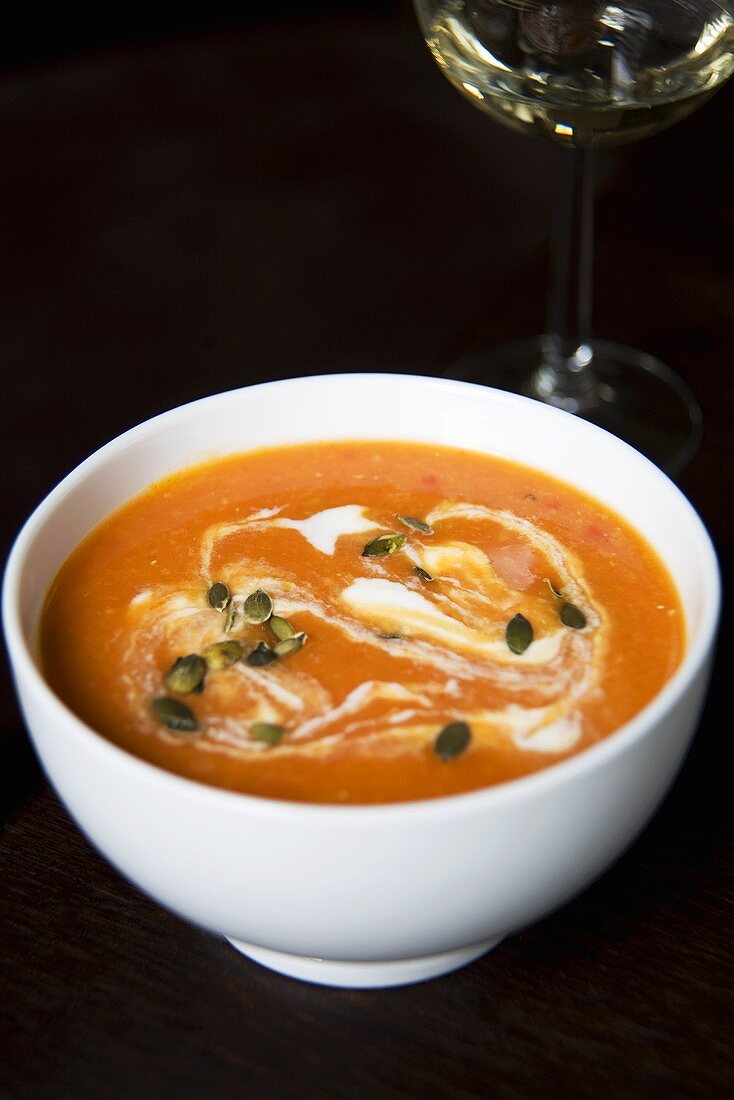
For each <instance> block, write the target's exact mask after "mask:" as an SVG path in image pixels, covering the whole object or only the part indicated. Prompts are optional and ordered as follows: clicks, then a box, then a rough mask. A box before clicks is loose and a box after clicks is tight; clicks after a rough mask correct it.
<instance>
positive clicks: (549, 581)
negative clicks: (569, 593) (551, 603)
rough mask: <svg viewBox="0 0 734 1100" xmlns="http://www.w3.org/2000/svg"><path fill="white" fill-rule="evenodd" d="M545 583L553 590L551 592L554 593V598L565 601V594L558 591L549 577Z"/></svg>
mask: <svg viewBox="0 0 734 1100" xmlns="http://www.w3.org/2000/svg"><path fill="white" fill-rule="evenodd" d="M545 583H546V584H547V585H548V587H549V588H550V590H551V592H552V593H553V595H554V596H557V597H558V599H559V600H562V599H563V593H562V592H559V591H558V589H557V588H556V586H555V585H554V583H553V581H551V580H549V579H548V577H546V578H545Z"/></svg>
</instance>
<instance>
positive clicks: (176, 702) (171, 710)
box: [150, 695, 199, 733]
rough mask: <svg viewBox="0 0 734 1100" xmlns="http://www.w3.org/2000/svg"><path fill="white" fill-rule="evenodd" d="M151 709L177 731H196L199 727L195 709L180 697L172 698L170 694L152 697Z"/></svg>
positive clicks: (157, 716) (163, 721)
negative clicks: (190, 707)
mask: <svg viewBox="0 0 734 1100" xmlns="http://www.w3.org/2000/svg"><path fill="white" fill-rule="evenodd" d="M150 709H151V710H152V712H153V714H154V715H155V716H156V718H157V719H158V721H159V722H162V723H163V725H164V726H166V727H167V728H168V729H169V730H173V731H174V732H175V733H195V732H196V730H198V728H199V723H198V722H197V721H196V717H195V716H194V713H193V711H190V710H189V708H188V707H187V706H186V704H185V703H182V702H181V700H180V699H172V698H171V697H170V695H160V696H159V697H158V698H157V699H152V700H151V704H150Z"/></svg>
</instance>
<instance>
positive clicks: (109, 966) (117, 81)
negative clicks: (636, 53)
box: [0, 2, 734, 1100]
mask: <svg viewBox="0 0 734 1100" xmlns="http://www.w3.org/2000/svg"><path fill="white" fill-rule="evenodd" d="M33 15H34V13H33V12H28V13H25V14H23V15H21V17H20V24H19V26H18V27H17V28H16V29H14V32H13V33H11V34H7V35H5V36H4V37H3V43H2V49H1V50H0V243H1V246H2V257H3V262H2V267H1V269H0V270H1V274H0V370H1V371H2V375H1V377H2V386H3V389H2V403H1V405H0V408H1V409H2V439H3V444H4V445H3V451H2V455H3V462H2V474H1V475H0V476H1V479H2V480H1V484H2V489H1V492H2V498H1V499H2V513H1V516H2V531H1V538H2V552H3V555H5V554H6V553H7V551H8V550H9V547H10V544H11V541H12V538H13V537H14V535H15V533H16V532H17V530H18V528H19V527H20V525H21V523H22V522H23V520H24V519H25V518H26V516H27V515H28V514H29V512H30V511H31V509H32V508H33V506H34V505H35V504H36V503H38V502H39V500H40V499H42V497H43V496H44V495H45V494H46V493H47V492H48V491H49V490H50V489H51V488H52V487H53V485H54V484H56V482H57V481H58V480H59V478H60V477H62V476H63V475H64V474H65V473H67V472H68V471H69V470H70V469H71V468H72V467H73V466H74V465H76V463H77V462H79V461H80V460H81V459H82V458H83V457H84V456H85V455H87V454H88V453H89V452H90V451H92V450H94V449H95V448H96V447H98V446H99V445H101V444H102V443H104V442H106V441H107V440H108V439H110V438H111V437H113V436H114V435H117V434H118V433H119V432H120V431H122V430H124V429H125V428H127V427H130V426H131V425H132V424H134V423H137V422H138V421H140V420H142V419H145V418H147V417H148V416H151V415H153V414H155V413H157V412H160V411H162V410H164V409H166V408H169V407H171V406H173V405H177V404H180V403H182V402H185V401H188V400H191V399H193V398H196V397H199V396H202V395H205V394H208V393H213V392H217V391H220V390H226V389H229V388H233V387H237V386H240V385H243V384H247V383H250V382H257V381H260V380H264V379H269V378H277V377H286V376H291V375H299V374H310V373H320V372H331V371H341V370H347V371H349V370H364V369H368V370H397V371H407V372H411V373H428V374H439V373H441V372H442V371H443V370H444V369H445V367H446V365H447V363H448V361H449V359H450V357H451V355H452V354H453V353H454V352H455V351H457V350H460V349H461V348H463V347H465V346H466V345H468V344H470V343H474V342H476V341H478V340H482V339H485V340H486V341H487V343H488V344H497V343H499V342H501V341H502V340H504V339H508V338H514V337H518V336H523V335H526V334H528V333H530V332H536V331H539V330H540V329H541V328H542V326H543V320H544V312H545V287H546V280H547V262H546V242H547V236H548V230H549V224H550V216H551V210H552V205H553V200H554V196H555V171H556V158H555V151H554V150H553V149H552V148H551V146H546V145H544V144H542V143H540V142H536V141H534V140H529V139H526V138H522V137H520V136H518V135H515V134H513V133H511V132H509V131H505V130H504V129H503V128H502V127H500V126H498V125H497V124H495V123H494V122H492V121H490V120H489V119H488V118H486V117H484V116H483V115H482V114H481V113H480V112H479V111H476V110H474V109H472V107H471V106H470V105H468V104H467V103H465V102H464V101H463V100H462V99H461V98H460V97H459V96H458V95H457V94H456V92H454V91H453V90H452V89H451V88H450V87H449V85H448V84H447V83H446V82H445V81H444V80H443V79H442V77H441V76H440V74H439V72H438V70H437V68H436V66H435V65H434V63H433V61H432V59H431V58H430V56H429V54H428V51H427V50H426V48H425V46H424V44H423V42H422V39H421V37H420V34H419V32H418V29H417V24H416V22H415V19H414V16H413V13H412V11H411V9H410V7H409V6H408V5H407V4H404V3H397V2H385V3H379V4H371V5H368V4H363V5H349V6H345V5H343V4H342V5H339V4H311V5H297V4H291V5H279V6H278V8H277V11H274V12H271V11H268V13H267V15H264V16H261V17H259V18H247V17H244V16H239V17H237V18H233V17H232V15H231V13H229V12H227V11H221V12H220V11H217V9H216V8H210V9H208V10H207V12H206V18H204V16H203V15H198V16H196V17H194V16H191V17H190V18H186V19H184V18H182V17H178V18H176V19H175V20H174V19H173V18H172V17H164V16H163V15H157V14H156V13H155V11H153V12H151V11H145V12H141V13H136V12H134V11H133V12H129V11H127V12H117V13H116V20H117V21H116V22H114V23H112V22H110V20H109V17H106V18H103V17H102V16H101V15H98V16H95V15H94V13H92V14H90V15H89V16H88V17H85V18H84V19H82V17H81V16H80V15H78V14H71V15H70V14H69V13H68V12H66V11H64V12H63V13H61V14H56V15H53V14H52V15H50V16H44V17H43V18H42V19H41V18H39V19H38V26H34V25H33V24H32V19H33ZM733 105H734V87H727V88H725V89H724V90H723V91H721V92H720V93H719V94H718V95H717V96H716V97H715V98H714V99H713V100H712V101H711V102H710V103H709V104H707V105H706V106H705V107H703V108H702V109H701V110H700V111H699V112H698V113H697V114H695V115H694V116H692V117H691V118H690V119H689V120H687V121H685V122H683V123H681V124H679V125H678V126H677V127H675V128H674V129H673V130H671V131H669V132H668V133H665V134H662V135H660V136H658V137H656V138H653V139H650V140H649V141H646V142H642V143H640V144H639V145H636V146H629V147H627V148H625V149H622V150H619V151H618V152H615V153H607V154H604V155H602V156H600V157H599V158H598V165H597V196H596V233H597V263H596V270H595V292H596V293H595V300H596V309H595V326H596V331H597V332H598V333H599V335H602V336H604V337H607V338H611V339H617V340H619V341H621V342H623V343H628V344H631V345H634V346H639V347H641V348H643V349H644V350H646V351H648V352H651V353H652V354H655V355H657V356H659V357H660V358H662V359H663V360H665V361H666V362H668V363H669V365H670V366H672V367H673V368H674V369H675V370H676V371H677V372H678V373H679V374H680V375H681V376H682V377H683V378H684V379H685V380H686V381H687V382H688V384H689V385H690V386H691V388H692V389H693V390H694V391H695V393H696V394H697V396H698V398H699V400H700V402H701V405H702V407H703V412H704V426H705V436H704V442H703V445H702V447H701V449H700V451H699V453H698V455H697V456H696V458H695V459H694V461H693V462H692V463H691V464H690V466H689V467H688V468H687V469H686V470H685V471H684V472H683V474H682V475H681V476H680V478H679V482H680V485H681V487H682V489H683V490H684V492H686V493H687V495H688V496H689V497H690V499H691V500H692V502H693V503H694V505H695V506H696V507H697V508H698V509H699V511H700V512H701V515H702V516H703V518H704V520H705V522H706V523H707V524H708V526H709V528H710V530H711V532H712V535H713V536H714V539H715V542H716V545H717V549H718V552H719V556H720V560H721V564H722V570H723V573H724V576H725V580H726V582H727V589H728V580H729V577H730V575H731V565H732V544H733V542H734V538H733V532H732V509H731V506H730V503H729V502H730V500H731V490H732V465H733V461H732V453H733V452H732V444H731V430H732V429H731V425H732V413H733V412H734V400H733V399H732V358H733V356H732V334H733V332H734V325H733V322H734V260H733V259H732V256H733V255H734V250H733V248H732V245H733V244H734V232H733V231H734V191H733V190H732V182H733V181H732V171H731V168H730V167H729V164H730V163H731V151H730V148H729V146H730V144H731V139H730V135H731V131H732V107H733ZM639 628H640V629H644V624H641V625H640V627H639ZM722 629H723V637H724V638H725V639H726V638H727V637H728V634H729V628H728V603H727V607H726V609H725V614H724V618H723V626H722ZM723 653H724V649H723V648H722V650H721V656H720V658H719V668H718V671H717V674H716V675H715V678H714V682H713V689H712V695H711V699H710V703H709V706H708V708H707V712H706V714H705V716H704V720H703V722H702V725H701V729H700V732H699V736H698V738H697V740H696V743H695V746H694V749H693V752H692V754H691V756H690V758H689V760H688V762H687V765H686V767H685V769H684V772H683V773H682V776H681V778H680V780H679V782H678V783H677V785H676V787H675V789H674V791H673V793H672V794H671V796H670V798H669V799H668V801H667V802H666V804H665V806H664V807H663V809H662V810H661V812H660V813H659V814H658V816H657V818H656V819H655V821H654V822H653V824H652V826H651V827H650V828H649V829H648V830H647V831H646V833H645V834H644V836H643V837H642V838H641V839H640V840H639V841H638V843H637V844H636V845H635V846H634V847H633V848H632V850H631V851H630V852H629V853H628V854H627V855H626V856H625V857H624V858H623V859H622V860H621V861H620V863H619V864H618V865H617V866H616V867H615V868H613V869H612V870H611V871H610V872H609V873H608V874H607V875H606V876H604V878H603V879H602V880H601V881H600V882H599V883H597V884H595V885H594V886H592V887H591V888H590V889H589V890H588V891H586V892H585V894H583V895H582V896H581V897H580V898H578V899H576V900H575V901H573V902H572V903H570V904H569V905H568V906H566V907H565V908H564V909H563V910H562V911H561V912H560V913H557V914H555V915H554V916H552V917H551V918H549V919H548V920H546V921H544V922H542V923H541V924H539V925H537V926H536V927H535V928H533V929H529V930H527V931H525V932H524V933H522V934H521V935H519V936H516V937H513V938H512V939H510V940H508V941H507V942H506V943H505V944H503V945H502V946H501V947H500V948H498V949H497V950H496V951H495V952H494V953H492V954H491V955H490V956H488V957H487V958H486V959H484V960H482V961H481V962H479V963H477V964H474V965H473V966H472V967H469V968H467V969H465V970H463V971H460V972H458V973H456V974H454V975H450V976H447V977H445V978H442V979H439V980H437V981H434V982H431V983H427V984H424V985H419V986H413V987H406V988H405V989H401V990H392V991H386V992H360V991H356V992H349V991H335V990H328V989H320V988H318V987H315V986H314V987H311V986H308V985H303V984H300V983H296V982H292V981H289V980H287V979H285V978H281V977H279V976H277V975H274V974H270V973H269V972H267V971H265V970H262V969H260V968H258V967H257V966H255V964H250V963H248V962H246V961H245V960H243V959H241V958H239V957H238V956H236V955H235V954H234V952H233V951H232V950H231V949H230V948H229V947H227V946H226V945H223V944H222V943H220V942H219V941H217V940H216V939H215V938H214V937H211V936H207V935H205V934H204V933H202V932H200V931H198V930H196V929H194V928H191V927H189V926H188V925H186V924H184V923H182V922H181V921H179V920H178V919H177V918H175V917H173V916H171V915H169V914H167V913H165V912H163V911H162V910H160V909H159V908H158V907H157V906H156V905H155V904H153V903H152V902H150V901H148V900H147V899H146V898H143V897H142V896H140V895H139V894H138V893H137V891H135V890H134V889H133V888H132V887H130V886H128V885H127V884H126V883H125V882H123V881H122V880H121V879H120V878H119V877H118V876H117V875H116V874H115V872H114V871H112V870H111V869H110V868H109V867H108V866H107V865H106V864H105V863H104V862H103V861H102V860H101V858H100V857H99V856H98V855H97V854H96V853H95V852H94V851H93V850H92V849H91V848H90V847H89V845H88V844H87V842H86V841H85V840H84V839H83V838H82V837H81V836H80V834H79V833H78V831H77V830H76V828H75V827H74V826H73V825H72V824H71V823H70V821H69V819H68V818H67V816H66V814H65V812H64V811H63V809H62V808H61V807H60V806H59V804H58V802H57V801H56V799H55V797H54V795H53V794H52V793H51V792H50V790H49V789H48V787H47V785H46V784H45V782H44V780H43V778H42V776H41V774H40V772H39V770H38V767H37V765H36V762H35V759H34V757H33V754H32V752H31V750H30V748H29V746H28V741H27V738H26V735H25V733H24V731H23V725H22V720H21V719H20V716H19V714H18V711H17V707H16V704H15V701H14V696H13V693H12V688H11V685H10V679H9V676H7V675H6V676H4V678H3V680H2V692H1V695H0V738H1V739H2V749H3V758H2V759H3V771H4V773H5V776H6V779H7V780H8V782H7V785H6V794H5V796H4V801H3V803H2V809H3V816H2V820H3V822H4V825H3V828H2V832H1V833H0V868H1V871H0V874H2V891H0V1096H8V1097H12V1098H13V1100H15V1098H16V1097H59V1096H75V1097H76V1096H95V1097H107V1096H109V1097H126V1096H131V1095H136V1096H138V1095H139V1096H145V1097H148V1096H153V1097H155V1096H159V1095H160V1096H163V1095H166V1096H168V1095H169V1094H170V1093H171V1092H172V1091H174V1090H175V1091H176V1092H177V1093H178V1095H179V1096H184V1097H189V1096H191V1097H198V1096H203V1095H207V1096H208V1095H214V1096H243V1095H245V1096H247V1095H258V1096H259V1095H271V1094H275V1095H279V1096H288V1097H289V1096H294V1097H296V1096H299V1097H300V1096H336V1097H354V1096H357V1097H360V1096H363V1095H364V1096H373V1095H379V1096H386V1097H402V1096H417V1095H426V1096H448V1097H457V1098H459V1097H461V1098H464V1097H475V1096H477V1097H484V1096H501V1097H505V1096H506V1097H516V1096H517V1097H526V1096H546V1095H564V1096H588V1095H592V1094H593V1095H595V1096H607V1095H608V1096H618V1095H620V1094H621V1093H623V1092H627V1093H629V1094H630V1095H632V1096H635V1097H638V1096H639V1097H648V1096H649V1097H657V1096H663V1095H665V1096H666V1097H669V1096H679V1097H691V1096H717V1097H718V1096H722V1095H726V1094H728V1093H729V1092H734V1089H733V1088H732V1084H733V1083H734V1080H733V1075H732V1059H731V1047H730V1044H729V1035H730V1031H729V1025H730V1019H731V1009H732V999H731V984H732V983H731V949H730V940H731V935H730V928H731V907H730V901H731V893H732V890H731V882H732V878H731V867H732V853H731V843H730V828H729V821H730V816H729V808H730V806H731V793H730V790H731V782H730V776H729V772H728V771H727V770H726V769H725V768H724V766H723V764H722V761H721V758H720V757H721V749H722V746H723V744H725V742H726V740H727V739H728V738H729V737H730V729H729V727H730V725H731V723H730V722H728V721H727V722H725V723H722V722H720V721H719V720H717V718H716V706H717V704H725V690H724V685H725V683H726V678H727V672H728V666H726V665H725V663H724V656H723Z"/></svg>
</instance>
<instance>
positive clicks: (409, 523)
mask: <svg viewBox="0 0 734 1100" xmlns="http://www.w3.org/2000/svg"><path fill="white" fill-rule="evenodd" d="M395 519H399V520H400V522H401V523H403V524H405V526H406V527H410V529H411V530H412V531H420V533H421V534H422V535H432V534H433V528H432V527H429V525H428V524H427V523H426V522H425V521H424V520H422V519H416V518H415V516H400V515H398V514H397V513H395Z"/></svg>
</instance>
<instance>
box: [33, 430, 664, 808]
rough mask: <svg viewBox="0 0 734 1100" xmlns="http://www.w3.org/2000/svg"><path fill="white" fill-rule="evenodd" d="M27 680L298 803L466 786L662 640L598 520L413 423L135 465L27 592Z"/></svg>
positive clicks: (604, 727)
mask: <svg viewBox="0 0 734 1100" xmlns="http://www.w3.org/2000/svg"><path fill="white" fill-rule="evenodd" d="M40 643H41V654H42V661H43V666H44V670H45V673H46V676H47V678H48V680H49V682H50V684H51V685H52V687H53V688H54V690H55V691H56V692H57V693H58V695H59V696H60V697H61V698H62V699H63V700H64V701H65V702H66V703H67V704H68V706H69V707H71V708H72V710H74V711H75V712H76V713H77V714H78V715H79V716H80V717H81V718H82V719H83V720H84V721H85V722H87V723H88V724H89V725H90V726H92V727H93V728H94V729H96V730H98V731H99V732H100V733H102V734H103V735H104V736H106V737H107V738H109V739H110V740H111V741H114V742H115V743H116V744H118V745H120V746H122V747H123V748H124V749H127V750H128V751H130V752H131V753H134V754H136V755H137V756H140V757H142V758H143V759H145V760H148V761H150V762H151V763H153V764H157V765H159V766H161V767H163V768H167V769H169V770H170V771H172V772H176V773H178V774H179V775H183V776H187V777H189V778H191V779H195V780H199V781H201V782H203V783H209V784H213V785H215V786H218V787H225V788H229V789H231V790H235V791H243V792H248V793H251V794H255V795H260V796H268V797H274V798H283V799H291V800H298V801H308V802H332V803H341V802H343V803H373V802H393V801H403V800H410V799H420V798H435V797H439V796H442V795H449V794H454V793H457V792H460V791H468V790H472V789H475V788H479V787H487V786H491V785H493V784H496V783H502V782H505V781H507V780H511V779H514V778H517V777H519V776H523V775H527V774H529V773H531V772H535V771H537V770H538V769H540V768H544V767H547V766H548V765H550V764H553V763H555V762H557V761H559V760H563V759H565V758H566V757H568V756H569V755H571V754H573V753H577V752H579V751H582V750H583V749H585V748H587V747H588V746H590V745H593V744H594V743H595V742H597V741H598V740H599V739H600V738H603V737H605V736H607V735H608V734H610V733H611V732H612V731H614V730H615V729H617V728H618V727H619V726H620V725H621V724H622V723H624V722H625V721H627V719H629V718H631V717H632V716H633V715H634V714H635V713H636V712H637V711H639V710H640V709H641V708H642V707H643V706H644V705H645V704H646V703H647V702H649V700H650V699H651V698H652V697H653V696H654V695H655V694H656V693H657V692H658V691H659V689H660V688H661V687H662V685H663V684H664V683H665V682H666V680H667V679H668V678H669V677H670V676H671V674H672V673H673V672H674V670H675V669H676V667H677V666H678V664H679V663H680V660H681V658H682V655H683V650H684V645H685V627H684V622H683V612H682V609H681V604H680V601H679V598H678V595H677V593H676V591H675V588H674V586H673V583H672V581H671V578H670V576H669V575H668V572H667V570H666V569H665V567H664V566H663V564H662V563H661V562H660V560H659V559H658V557H657V556H656V554H655V553H654V551H653V550H652V549H651V547H650V546H649V545H648V544H647V543H646V542H645V541H644V540H643V539H642V538H641V537H640V535H639V534H637V533H636V532H635V531H634V530H633V529H632V528H631V527H630V526H629V525H628V524H627V523H626V522H625V521H623V520H622V519H621V518H620V517H619V516H617V515H615V514H613V513H611V512H610V511H609V510H608V509H606V508H605V507H603V506H601V505H600V504H599V503H597V502H596V501H594V500H593V499H591V498H590V497H588V496H586V495H584V494H582V493H580V492H578V491H577V490H575V489H573V488H571V487H569V486H568V485H565V484H562V483H560V482H559V481H557V480H555V479H553V478H551V477H548V476H546V475H544V474H541V473H539V472H537V471H535V470H532V469H529V468H527V467H523V466H520V465H517V464H514V463H511V462H508V461H504V460H501V459H497V458H490V457H487V456H484V455H480V454H475V453H470V452H465V451H461V450H456V449H453V448H445V447H433V446H428V445H424V444H416V443H399V442H394V443H393V442H366V441H364V442H343V443H319V444H308V445H298V446H289V447H281V448H273V449H264V450H260V451H256V452H252V453H248V454H241V455H234V456H230V457H227V458H221V459H216V460H214V461H211V462H208V463H204V464H202V465H199V466H196V467H193V468H190V469H187V470H185V471H182V472H180V473H178V474H176V475H174V476H171V477H168V478H166V479H164V480H162V481H160V482H158V483H156V484H155V485H153V486H151V487H150V488H149V489H147V490H146V491H145V492H143V493H142V494H141V495H139V496H137V497H136V498H134V499H133V500H131V501H129V502H128V503H127V504H125V505H124V506H123V507H122V508H120V509H119V510H118V511H116V512H115V513H114V514H113V515H111V516H109V517H108V518H106V519H105V520H104V521H103V522H102V523H100V524H99V525H98V526H97V527H96V528H95V529H94V530H93V531H92V532H91V534H89V535H88V536H87V537H86V538H85V539H84V541H83V542H82V543H81V544H80V545H79V546H78V547H77V548H76V549H75V551H74V552H73V553H72V554H71V556H70V557H69V559H68V560H67V561H66V563H65V564H64V566H63V567H62V569H61V570H60V572H59V574H58V576H57V578H56V580H55V581H54V583H53V585H52V587H51V590H50V592H49V595H48V598H47V601H46V605H45V609H44V613H43V616H42V621H41V631H40Z"/></svg>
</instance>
